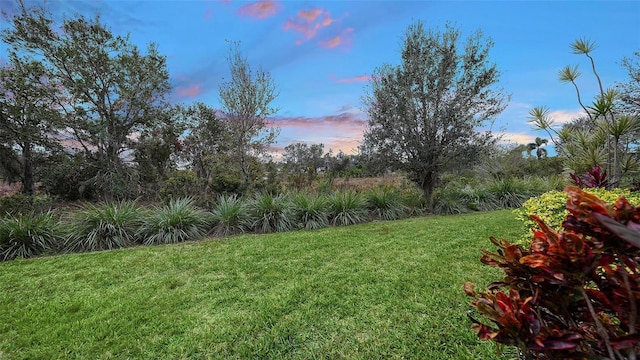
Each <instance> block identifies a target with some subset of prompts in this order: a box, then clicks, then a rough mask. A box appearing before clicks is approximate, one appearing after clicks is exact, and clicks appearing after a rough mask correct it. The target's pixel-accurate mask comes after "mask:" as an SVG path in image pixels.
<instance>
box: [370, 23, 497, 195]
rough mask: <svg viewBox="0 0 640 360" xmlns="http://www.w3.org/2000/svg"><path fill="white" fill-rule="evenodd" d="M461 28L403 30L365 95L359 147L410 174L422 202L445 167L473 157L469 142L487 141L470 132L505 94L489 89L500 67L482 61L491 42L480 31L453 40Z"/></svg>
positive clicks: (494, 110)
mask: <svg viewBox="0 0 640 360" xmlns="http://www.w3.org/2000/svg"><path fill="white" fill-rule="evenodd" d="M460 40H461V39H460V31H459V30H457V29H455V28H453V27H451V26H449V25H447V26H446V28H445V30H444V32H440V31H438V30H426V29H425V28H424V26H423V24H422V22H417V23H415V24H413V25H411V26H409V28H408V30H407V31H406V33H405V37H404V43H403V47H402V51H401V63H400V65H398V66H391V65H383V66H382V67H380V68H378V69H377V70H376V71H375V73H374V74H373V76H372V77H371V82H370V93H369V94H367V95H366V96H365V98H364V102H365V104H366V105H367V108H368V113H369V126H368V128H367V129H366V130H365V133H364V141H363V147H364V148H365V149H366V150H367V152H368V151H373V152H375V153H377V154H378V156H381V157H383V158H385V159H386V161H387V162H388V163H389V164H390V165H391V166H393V167H395V168H397V169H402V170H405V171H407V173H408V174H410V176H411V179H412V180H413V181H414V182H416V183H417V184H418V185H419V186H420V188H422V190H423V191H424V196H425V199H426V200H427V203H428V204H429V206H431V203H432V195H433V191H434V189H435V187H436V185H437V183H438V179H439V176H440V175H441V174H442V172H444V171H445V170H446V169H447V166H449V165H450V164H454V163H456V162H458V163H465V162H467V161H470V160H472V159H473V156H474V154H477V152H476V151H469V149H470V148H472V146H476V145H478V144H482V143H485V142H487V141H488V140H489V139H490V136H488V134H487V133H485V134H481V133H480V132H478V131H477V130H476V129H477V127H479V126H480V125H482V124H483V123H485V122H486V121H487V120H490V119H492V118H493V117H494V116H496V115H498V114H499V113H500V112H502V111H503V110H504V108H505V106H506V104H505V100H506V96H505V95H504V94H503V93H502V90H501V89H498V88H495V87H494V85H495V84H496V83H497V82H498V78H499V71H498V69H497V67H496V65H495V64H493V63H491V62H490V60H489V50H490V48H491V47H492V46H493V43H492V41H491V40H489V39H483V35H482V33H481V32H480V31H478V32H476V33H474V34H473V35H472V36H470V37H468V38H467V39H466V42H465V43H464V44H461V43H460Z"/></svg>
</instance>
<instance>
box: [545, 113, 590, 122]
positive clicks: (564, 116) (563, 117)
mask: <svg viewBox="0 0 640 360" xmlns="http://www.w3.org/2000/svg"><path fill="white" fill-rule="evenodd" d="M584 116H586V114H585V113H584V111H583V110H556V111H551V112H550V113H549V119H551V120H553V122H554V123H555V124H558V125H562V124H567V123H570V122H571V121H572V120H574V119H578V118H581V117H584Z"/></svg>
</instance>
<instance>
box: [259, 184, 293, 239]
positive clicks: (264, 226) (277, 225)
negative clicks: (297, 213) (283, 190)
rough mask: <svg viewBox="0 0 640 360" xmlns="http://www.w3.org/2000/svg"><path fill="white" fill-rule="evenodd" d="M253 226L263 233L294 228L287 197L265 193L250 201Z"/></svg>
mask: <svg viewBox="0 0 640 360" xmlns="http://www.w3.org/2000/svg"><path fill="white" fill-rule="evenodd" d="M249 212H250V214H251V227H252V228H253V229H254V230H256V231H258V232H261V233H271V232H284V231H290V230H291V229H293V222H292V215H291V210H290V207H289V202H288V200H287V197H286V196H284V195H271V194H269V193H264V194H261V195H256V196H255V198H253V199H252V201H250V202H249Z"/></svg>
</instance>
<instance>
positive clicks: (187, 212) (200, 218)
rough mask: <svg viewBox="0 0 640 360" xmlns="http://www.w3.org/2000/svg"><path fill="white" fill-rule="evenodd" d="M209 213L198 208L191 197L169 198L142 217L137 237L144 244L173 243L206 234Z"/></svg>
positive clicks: (194, 238)
mask: <svg viewBox="0 0 640 360" xmlns="http://www.w3.org/2000/svg"><path fill="white" fill-rule="evenodd" d="M208 226H209V214H207V212H205V211H203V210H201V209H198V208H197V207H196V206H195V205H194V201H193V199H191V198H182V199H176V200H171V201H169V203H168V204H167V205H165V206H163V207H161V208H159V209H155V210H153V211H152V212H151V213H149V215H147V216H146V217H145V218H144V221H143V223H142V225H141V226H140V230H139V238H140V239H141V241H142V243H143V244H144V245H151V244H175V243H179V242H182V241H187V240H196V239H199V238H201V237H203V236H205V235H206V234H207V230H208Z"/></svg>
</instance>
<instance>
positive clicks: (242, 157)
mask: <svg viewBox="0 0 640 360" xmlns="http://www.w3.org/2000/svg"><path fill="white" fill-rule="evenodd" d="M227 61H228V63H229V70H230V73H231V78H230V79H229V81H226V82H224V83H222V84H221V85H220V89H219V90H220V100H221V102H222V108H223V110H224V113H225V114H224V116H225V121H226V122H227V123H228V124H227V128H228V130H229V132H230V135H231V137H232V144H233V149H234V152H235V154H234V155H235V157H236V159H237V164H238V166H239V167H240V170H241V173H242V181H243V185H244V187H245V188H246V187H248V186H249V185H250V182H251V180H252V179H251V173H252V166H253V165H252V164H255V161H253V160H252V159H255V158H257V157H260V156H263V155H266V154H267V151H268V147H269V145H271V144H273V143H274V142H275V139H276V136H277V135H278V132H279V131H278V129H277V128H275V127H273V126H271V125H270V124H269V123H268V117H269V116H271V115H273V114H275V113H276V112H277V111H278V109H276V108H274V107H272V105H271V103H272V102H273V100H275V99H276V97H277V96H278V94H277V91H276V86H275V83H274V82H273V79H272V78H271V74H269V73H268V72H266V71H264V70H262V69H258V70H256V71H254V70H253V69H252V68H251V65H250V64H249V62H248V61H247V58H245V57H244V56H242V54H241V52H240V46H239V43H237V42H232V43H230V47H229V55H228V57H227Z"/></svg>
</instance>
